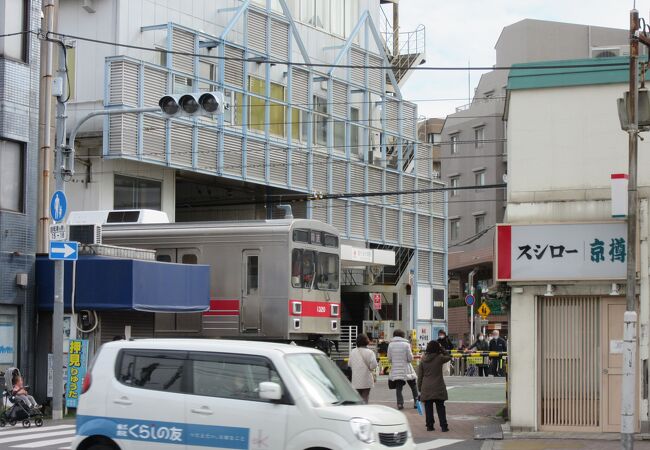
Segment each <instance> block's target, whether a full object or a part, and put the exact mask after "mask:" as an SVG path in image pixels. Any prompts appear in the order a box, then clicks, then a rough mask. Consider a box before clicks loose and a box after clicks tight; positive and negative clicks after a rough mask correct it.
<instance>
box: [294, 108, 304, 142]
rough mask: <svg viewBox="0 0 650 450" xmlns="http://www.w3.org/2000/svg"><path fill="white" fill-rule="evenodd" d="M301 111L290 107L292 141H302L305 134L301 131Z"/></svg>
mask: <svg viewBox="0 0 650 450" xmlns="http://www.w3.org/2000/svg"><path fill="white" fill-rule="evenodd" d="M302 117H303V111H301V110H299V109H296V108H291V138H292V139H293V140H294V141H304V140H305V136H304V135H303V133H302V129H303V128H302V124H301V122H302V120H301V118H302Z"/></svg>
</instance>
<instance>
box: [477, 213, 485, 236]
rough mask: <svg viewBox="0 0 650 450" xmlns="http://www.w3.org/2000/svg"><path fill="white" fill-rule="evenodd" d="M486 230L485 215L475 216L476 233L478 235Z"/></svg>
mask: <svg viewBox="0 0 650 450" xmlns="http://www.w3.org/2000/svg"><path fill="white" fill-rule="evenodd" d="M483 230H485V214H479V215H478V216H474V233H476V234H478V233H480V232H481V231H483Z"/></svg>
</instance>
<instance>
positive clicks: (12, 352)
mask: <svg viewBox="0 0 650 450" xmlns="http://www.w3.org/2000/svg"><path fill="white" fill-rule="evenodd" d="M0 333H2V339H0V350H1V351H0V371H5V370H7V369H8V368H10V367H16V365H17V364H18V310H17V308H16V307H12V306H0Z"/></svg>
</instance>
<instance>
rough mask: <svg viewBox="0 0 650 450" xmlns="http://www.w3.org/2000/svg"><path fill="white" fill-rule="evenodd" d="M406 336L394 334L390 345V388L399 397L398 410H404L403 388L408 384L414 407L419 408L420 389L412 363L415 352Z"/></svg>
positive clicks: (396, 331) (402, 332) (401, 333)
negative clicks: (412, 350)
mask: <svg viewBox="0 0 650 450" xmlns="http://www.w3.org/2000/svg"><path fill="white" fill-rule="evenodd" d="M405 336H406V334H405V333H404V331H402V330H395V331H394V332H393V339H392V340H391V341H390V344H388V360H389V361H390V364H391V368H390V373H389V374H388V388H389V389H395V394H396V397H397V409H404V397H403V395H402V388H403V387H404V385H405V384H406V383H408V385H409V387H410V388H411V392H412V393H413V407H414V408H417V399H418V388H417V385H416V378H417V377H416V375H415V370H413V366H412V365H411V361H413V352H411V344H410V343H409V341H407V340H406V339H405Z"/></svg>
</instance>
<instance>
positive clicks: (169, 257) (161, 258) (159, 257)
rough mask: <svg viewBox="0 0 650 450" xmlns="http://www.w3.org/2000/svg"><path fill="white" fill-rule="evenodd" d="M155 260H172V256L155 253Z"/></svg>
mask: <svg viewBox="0 0 650 450" xmlns="http://www.w3.org/2000/svg"><path fill="white" fill-rule="evenodd" d="M156 261H158V262H172V257H171V256H169V255H156Z"/></svg>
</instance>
